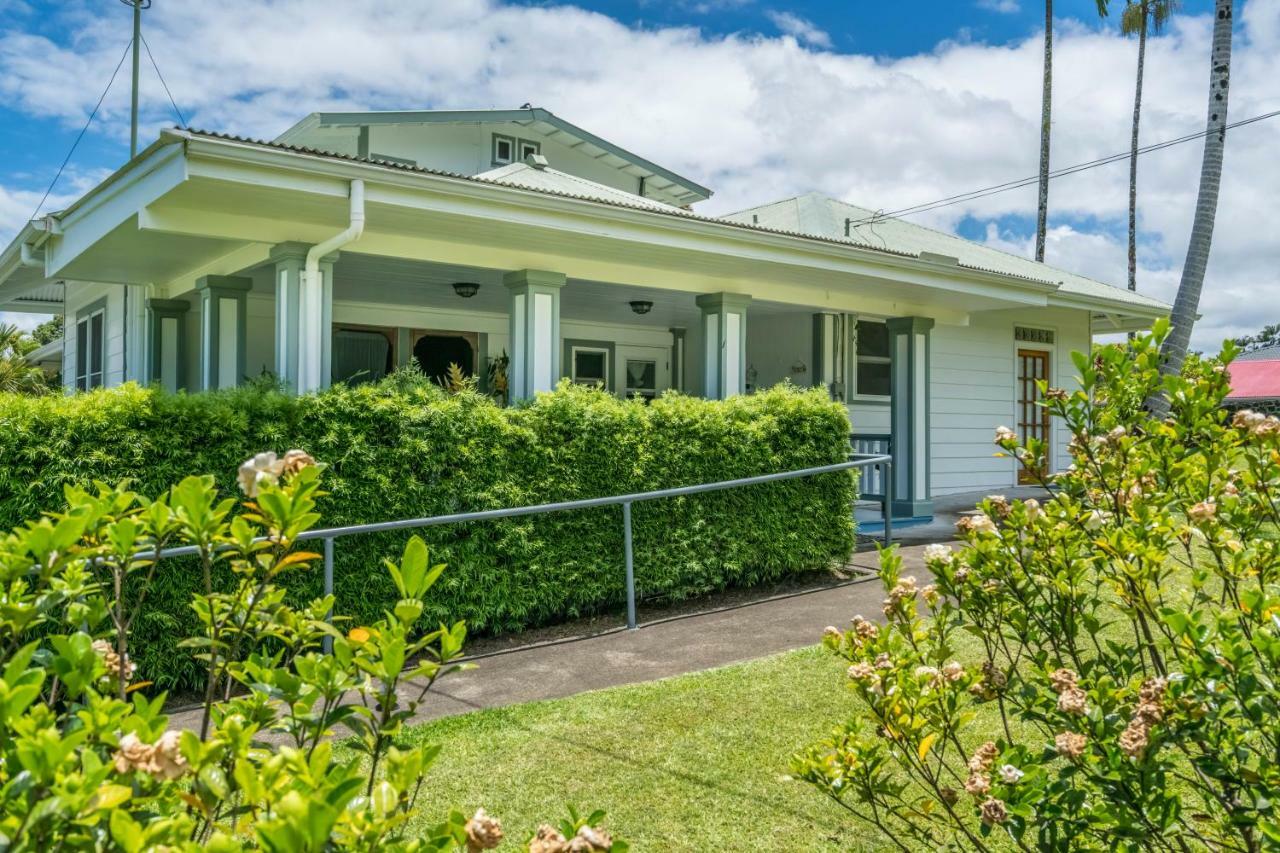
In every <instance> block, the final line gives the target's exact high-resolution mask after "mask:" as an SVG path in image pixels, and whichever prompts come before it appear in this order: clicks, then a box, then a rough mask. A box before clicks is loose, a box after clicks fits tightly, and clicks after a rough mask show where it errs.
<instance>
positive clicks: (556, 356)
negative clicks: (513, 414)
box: [502, 270, 565, 402]
mask: <svg viewBox="0 0 1280 853" xmlns="http://www.w3.org/2000/svg"><path fill="white" fill-rule="evenodd" d="M502 283H503V284H504V285H506V288H507V291H508V294H509V296H510V299H509V302H508V314H509V316H510V318H511V319H510V328H511V364H510V366H509V367H508V368H507V381H508V387H509V389H510V390H509V399H510V400H511V401H512V402H514V401H516V400H525V399H528V398H530V397H532V396H533V395H534V393H536V392H538V391H550V390H551V389H553V388H555V387H556V382H557V381H559V379H560V288H562V287H564V284H565V275H564V273H558V272H548V271H546V270H515V271H513V272H509V273H507V274H506V275H504V276H503V277H502Z"/></svg>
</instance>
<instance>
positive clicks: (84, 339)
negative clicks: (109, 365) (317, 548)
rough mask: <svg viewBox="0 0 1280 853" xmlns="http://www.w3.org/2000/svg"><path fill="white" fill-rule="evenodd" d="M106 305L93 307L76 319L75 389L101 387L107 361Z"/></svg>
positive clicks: (82, 389)
mask: <svg viewBox="0 0 1280 853" xmlns="http://www.w3.org/2000/svg"><path fill="white" fill-rule="evenodd" d="M106 322H107V311H106V307H105V306H104V307H101V308H95V309H93V310H91V311H89V312H87V313H85V314H84V315H82V316H80V318H79V319H78V320H77V321H76V376H75V380H76V390H77V391H88V390H90V389H91V388H101V387H102V383H103V366H104V365H105V364H106V361H107V347H106Z"/></svg>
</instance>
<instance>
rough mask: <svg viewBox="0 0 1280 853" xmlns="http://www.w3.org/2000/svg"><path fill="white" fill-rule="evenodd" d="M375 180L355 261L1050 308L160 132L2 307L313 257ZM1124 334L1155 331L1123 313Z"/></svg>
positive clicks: (353, 166) (904, 305)
mask: <svg viewBox="0 0 1280 853" xmlns="http://www.w3.org/2000/svg"><path fill="white" fill-rule="evenodd" d="M353 179H361V180H364V181H365V184H366V189H365V198H366V207H367V226H366V231H365V235H364V236H363V237H362V238H361V240H360V241H359V242H358V243H357V244H355V245H353V246H351V247H350V249H349V251H352V252H359V253H362V254H372V255H384V256H390V257H403V258H409V259H418V260H428V261H437V262H441V263H454V264H462V265H471V266H485V267H492V268H504V269H519V268H541V269H555V270H557V271H561V272H564V273H565V274H566V275H567V276H569V277H570V278H578V279H585V280H593V281H600V282H605V283H618V284H643V285H645V286H650V287H659V288H666V289H671V290H682V291H688V292H694V293H701V292H715V291H730V292H745V293H753V294H756V295H758V296H759V297H760V298H765V299H772V300H776V301H787V302H792V303H794V304H801V305H808V306H813V307H815V308H827V309H829V310H844V311H853V312H862V313H866V314H872V315H882V316H905V315H911V314H920V315H925V316H932V317H935V318H936V319H938V320H939V322H944V323H966V322H968V316H969V314H970V313H972V312H975V311H986V310H998V309H1003V308H1016V307H1028V306H1030V307H1036V306H1048V305H1051V304H1057V303H1056V302H1055V298H1056V297H1055V291H1056V290H1057V288H1056V286H1055V285H1053V284H1048V283H1045V282H1037V281H1030V280H1027V279H1022V278H1018V277H1016V276H1011V275H1007V274H1003V273H997V272H990V271H983V270H975V269H971V268H967V267H963V266H959V265H957V264H955V263H954V262H952V261H953V260H954V259H947V258H940V257H939V258H932V257H926V258H919V257H915V256H910V255H903V254H897V253H892V252H886V251H880V250H875V249H869V248H862V247H858V246H854V245H850V244H849V243H847V242H844V241H840V240H834V239H828V238H821V237H814V236H808V235H798V234H790V233H782V232H777V231H772V230H770V229H766V228H760V227H757V226H752V225H749V224H744V223H733V222H728V221H725V220H719V219H714V218H710V217H703V216H698V215H696V214H691V213H686V212H683V211H655V210H650V209H642V208H635V207H630V206H626V205H618V204H607V203H602V202H599V201H592V200H589V199H583V198H578V197H573V196H564V195H559V194H555V193H550V192H546V191H535V190H529V189H525V188H519V187H511V186H505V185H500V184H494V183H490V182H486V181H482V180H476V179H473V178H467V177H463V176H451V175H444V174H440V173H434V172H430V171H427V170H423V169H412V168H405V167H396V166H394V165H392V164H386V163H372V162H367V161H361V160H355V159H351V158H343V157H340V156H333V155H326V154H322V153H319V152H305V151H299V150H296V149H290V148H288V147H286V146H283V145H279V144H272V143H259V142H252V141H247V140H236V139H226V138H222V137H218V136H214V135H206V134H199V133H193V132H188V131H166V132H164V133H163V134H162V136H161V139H160V140H159V141H157V143H155V144H153V145H152V146H151V147H149V148H148V149H147V150H146V151H144V152H142V153H141V154H140V155H139V156H138V157H136V158H135V159H134V160H133V161H131V162H130V163H129V164H128V165H127V166H126V167H124V168H123V169H121V170H120V171H119V172H117V173H116V174H114V175H112V176H111V177H110V178H108V179H107V180H106V181H104V182H103V184H100V185H99V186H98V187H96V188H95V189H94V190H92V191H90V193H89V194H88V195H87V196H85V197H84V198H82V199H81V200H79V201H77V202H76V203H75V204H73V205H72V206H71V207H70V208H68V209H67V211H65V212H63V213H62V214H59V215H58V216H57V217H51V218H48V219H46V220H45V222H44V224H43V225H42V228H43V230H41V229H38V228H35V227H34V226H32V227H28V228H24V229H23V232H22V234H20V235H19V238H18V239H17V240H15V245H16V244H17V243H18V242H19V241H27V242H28V244H29V245H32V246H38V247H39V249H40V250H41V251H42V252H43V259H44V269H43V271H41V270H33V269H29V268H25V269H24V271H23V272H22V273H19V272H18V271H17V266H15V265H13V264H11V263H10V264H9V266H8V267H6V266H5V264H6V263H8V262H9V259H10V256H11V255H13V254H14V252H15V251H16V250H15V248H14V245H11V246H10V247H9V249H6V250H5V253H4V254H3V255H0V302H3V301H4V299H5V297H6V296H7V297H8V298H9V299H13V298H14V297H15V296H16V295H17V291H19V290H22V289H23V288H26V289H27V291H28V292H29V291H30V290H34V289H36V288H38V287H39V286H41V285H44V284H46V283H48V282H50V281H52V280H57V279H66V280H73V281H74V280H88V281H103V282H120V283H150V284H152V285H154V286H155V288H156V292H157V295H176V294H178V293H183V292H186V291H187V290H189V289H190V288H191V286H192V283H193V282H194V279H195V277H196V276H198V275H202V274H209V273H232V272H237V271H240V270H243V269H246V268H249V267H251V266H254V265H257V264H260V263H262V262H264V261H265V260H266V259H267V257H268V254H269V252H270V248H271V246H273V245H275V244H278V243H283V242H289V241H300V242H308V243H316V242H320V241H321V240H323V239H325V238H327V237H330V236H332V234H334V233H335V232H337V231H339V230H341V229H342V228H343V227H345V225H346V213H347V194H348V191H349V185H350V181H351V180H353ZM1072 307H1081V308H1087V309H1089V310H1091V311H1093V312H1094V313H1095V314H1098V313H1101V312H1103V311H1104V310H1109V311H1111V313H1113V314H1114V315H1115V316H1117V317H1128V318H1129V319H1127V320H1126V322H1141V323H1144V324H1149V319H1148V318H1147V317H1146V316H1145V315H1133V316H1131V315H1129V314H1127V313H1124V312H1123V310H1122V308H1121V307H1119V306H1108V305H1101V306H1098V305H1084V304H1080V305H1073V306H1072Z"/></svg>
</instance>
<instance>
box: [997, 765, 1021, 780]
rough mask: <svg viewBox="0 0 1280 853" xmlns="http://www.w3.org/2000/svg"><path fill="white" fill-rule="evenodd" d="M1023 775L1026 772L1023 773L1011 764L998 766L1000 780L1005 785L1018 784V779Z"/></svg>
mask: <svg viewBox="0 0 1280 853" xmlns="http://www.w3.org/2000/svg"><path fill="white" fill-rule="evenodd" d="M1025 775H1027V774H1025V773H1023V772H1022V771H1021V770H1019V769H1018V768H1016V767H1014V766H1013V765H1012V764H1006V765H1004V766H1003V767H1001V768H1000V781H1002V782H1004V783H1005V784H1006V785H1016V784H1018V781H1019V780H1020V779H1022V777H1023V776H1025Z"/></svg>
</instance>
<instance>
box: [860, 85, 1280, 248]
mask: <svg viewBox="0 0 1280 853" xmlns="http://www.w3.org/2000/svg"><path fill="white" fill-rule="evenodd" d="M1276 116H1280V110H1274V111H1272V112H1269V113H1262V114H1261V115H1256V116H1250V117H1249V118H1243V119H1240V120H1239V121H1234V122H1231V123H1230V124H1228V125H1227V126H1226V128H1225V129H1227V130H1229V129H1231V128H1236V127H1242V126H1244V125H1247V124H1254V123H1255V122H1260V121H1265V120H1267V119H1271V118H1275V117H1276ZM1211 132H1213V131H1209V130H1201V131H1198V132H1196V133H1189V134H1187V135H1185V136H1179V137H1176V138H1174V139H1166V140H1164V141H1163V142H1155V143H1152V144H1150V145H1144V146H1142V147H1141V148H1139V149H1138V153H1139V154H1150V153H1151V152H1153V151H1160V150H1163V149H1165V148H1171V147H1173V146H1174V145H1182V144H1183V143H1186V142H1191V141H1193V140H1196V139H1202V138H1204V137H1205V136H1207V135H1209V133H1211ZM1130 156H1132V152H1130V151H1125V152H1123V153H1120V154H1111V155H1108V156H1106V157H1099V158H1098V159H1096V160H1089V161H1088V162H1085V163H1076V164H1075V165H1073V166H1064V167H1062V168H1061V169H1055V170H1054V171H1052V172H1050V173H1049V177H1050V178H1061V177H1065V176H1066V175H1074V174H1076V173H1077V172H1084V171H1088V170H1089V169H1096V168H1099V167H1101V166H1107V165H1110V164H1111V163H1117V162H1120V161H1122V160H1128V159H1129V157H1130ZM1039 180H1040V176H1039V175H1033V176H1031V177H1028V178H1019V179H1017V180H1014V181H1006V182H1004V183H1002V184H994V185H992V186H989V187H983V188H982V189H977V190H970V191H969V192H964V193H959V194H957V195H953V196H947V197H946V198H941V199H937V200H936V201H928V202H923V203H921V204H916V205H912V206H910V207H903V208H900V209H898V210H893V211H889V212H887V213H882V212H877V213H875V214H873V215H872V216H867V217H864V218H862V219H857V220H850V223H849V225H850V227H857V226H860V225H871V224H874V223H876V222H883V221H884V220H886V219H901V218H902V217H904V216H910V215H913V214H916V213H925V212H927V211H930V210H937V209H938V208H941V207H950V206H951V205H954V204H961V203H963V202H966V201H976V200H978V199H980V198H986V197H987V196H992V195H997V194H999V193H1003V192H1008V191H1009V190H1015V189H1020V188H1022V187H1026V186H1030V185H1032V184H1035V183H1038V182H1039Z"/></svg>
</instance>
